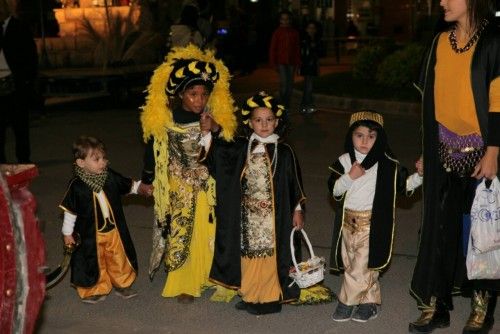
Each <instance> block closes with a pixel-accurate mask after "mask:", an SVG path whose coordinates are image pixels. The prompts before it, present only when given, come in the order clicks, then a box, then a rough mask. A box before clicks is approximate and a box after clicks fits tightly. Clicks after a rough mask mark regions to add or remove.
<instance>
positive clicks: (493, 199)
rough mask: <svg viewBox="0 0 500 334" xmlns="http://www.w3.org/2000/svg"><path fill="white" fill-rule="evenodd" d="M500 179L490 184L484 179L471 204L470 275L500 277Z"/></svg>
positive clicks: (490, 277)
mask: <svg viewBox="0 0 500 334" xmlns="http://www.w3.org/2000/svg"><path fill="white" fill-rule="evenodd" d="M499 190H500V182H499V181H498V178H495V179H494V180H493V181H492V183H491V186H490V187H489V188H487V187H486V184H485V180H483V181H482V182H481V183H480V184H479V185H478V186H477V189H476V195H475V197H474V202H473V204H472V208H471V214H470V219H471V227H470V236H469V245H468V247H467V258H466V265H467V277H468V278H469V279H500V198H499Z"/></svg>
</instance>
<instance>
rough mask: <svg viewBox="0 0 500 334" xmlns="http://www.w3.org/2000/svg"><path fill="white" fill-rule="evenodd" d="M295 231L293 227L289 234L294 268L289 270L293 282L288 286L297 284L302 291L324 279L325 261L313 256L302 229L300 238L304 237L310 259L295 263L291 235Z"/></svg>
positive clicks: (309, 243)
mask: <svg viewBox="0 0 500 334" xmlns="http://www.w3.org/2000/svg"><path fill="white" fill-rule="evenodd" d="M296 230H297V229H296V228H295V227H294V228H293V230H292V233H291V234H290V250H291V253H292V261H293V265H294V268H292V269H291V271H290V274H289V275H290V277H291V278H293V282H292V283H291V284H290V286H291V285H293V283H297V285H298V286H299V287H300V288H301V289H304V288H308V287H310V286H311V285H314V284H317V283H319V282H321V281H322V280H323V279H324V276H325V274H324V272H325V259H324V258H323V257H319V256H316V255H314V251H313V248H312V246H311V242H310V241H309V238H308V237H307V234H306V232H305V231H304V230H303V229H302V230H300V232H302V236H303V237H304V240H305V242H306V244H307V247H308V248H309V254H310V255H311V258H310V259H309V260H307V261H303V262H300V263H297V259H296V258H295V247H294V245H293V235H294V234H295V231H296Z"/></svg>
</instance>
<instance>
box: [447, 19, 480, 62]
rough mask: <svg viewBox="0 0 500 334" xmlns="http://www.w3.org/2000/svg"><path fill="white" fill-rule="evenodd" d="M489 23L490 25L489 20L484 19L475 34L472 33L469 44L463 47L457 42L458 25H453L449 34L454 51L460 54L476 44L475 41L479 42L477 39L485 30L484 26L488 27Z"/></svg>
mask: <svg viewBox="0 0 500 334" xmlns="http://www.w3.org/2000/svg"><path fill="white" fill-rule="evenodd" d="M487 25H488V20H483V22H481V24H480V25H479V28H478V29H477V30H476V32H475V33H474V35H472V37H471V38H470V39H469V41H468V42H467V44H465V45H464V47H462V48H459V47H458V44H457V33H456V31H457V27H456V26H455V27H453V29H452V30H451V32H450V35H449V36H448V39H449V40H450V45H451V48H452V49H453V51H455V53H458V54H460V53H463V52H466V51H468V50H469V49H470V48H471V47H472V46H473V45H474V43H476V42H477V40H478V39H479V37H480V36H481V33H482V32H483V30H484V28H486V26H487Z"/></svg>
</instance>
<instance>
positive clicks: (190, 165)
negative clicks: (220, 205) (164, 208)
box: [162, 122, 215, 297]
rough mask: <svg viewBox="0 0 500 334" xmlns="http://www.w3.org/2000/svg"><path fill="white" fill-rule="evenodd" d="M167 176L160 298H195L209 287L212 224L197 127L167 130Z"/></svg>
mask: <svg viewBox="0 0 500 334" xmlns="http://www.w3.org/2000/svg"><path fill="white" fill-rule="evenodd" d="M167 135H168V140H169V143H170V145H169V146H168V167H167V168H168V174H169V182H170V191H169V197H170V205H171V223H170V233H169V235H168V237H167V240H166V254H165V263H166V267H167V270H168V276H167V281H166V282H165V287H164V289H163V293H162V296H164V297H175V296H177V295H180V294H183V293H185V294H189V295H192V296H195V297H199V296H200V295H201V292H202V290H203V288H204V287H207V286H209V285H211V284H210V283H209V281H208V273H209V271H210V267H211V265H212V258H213V244H214V238H215V222H210V220H211V219H210V215H212V216H213V214H212V210H213V203H214V199H213V192H211V191H210V187H211V186H212V187H213V179H212V178H210V177H209V174H208V170H207V168H206V167H205V166H203V165H201V164H200V163H199V162H198V157H199V153H200V145H199V144H198V143H199V141H200V136H201V134H200V128H199V123H197V122H196V123H189V124H184V125H178V126H177V127H174V128H171V129H169V130H168V133H167Z"/></svg>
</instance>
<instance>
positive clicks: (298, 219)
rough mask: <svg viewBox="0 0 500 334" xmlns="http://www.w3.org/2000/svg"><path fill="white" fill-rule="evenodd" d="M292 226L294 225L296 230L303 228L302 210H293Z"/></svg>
mask: <svg viewBox="0 0 500 334" xmlns="http://www.w3.org/2000/svg"><path fill="white" fill-rule="evenodd" d="M293 227H296V228H297V230H302V229H303V228H304V212H303V211H302V210H295V211H294V212H293Z"/></svg>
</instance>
